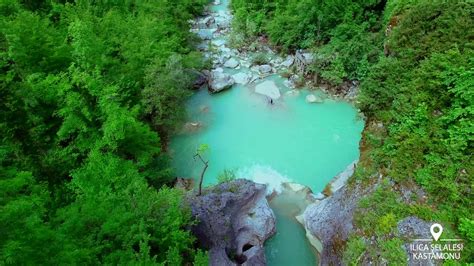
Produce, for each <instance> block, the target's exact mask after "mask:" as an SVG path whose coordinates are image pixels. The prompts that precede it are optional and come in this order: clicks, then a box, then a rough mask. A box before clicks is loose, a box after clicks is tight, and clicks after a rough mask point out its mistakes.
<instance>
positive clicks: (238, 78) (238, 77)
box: [232, 72, 251, 85]
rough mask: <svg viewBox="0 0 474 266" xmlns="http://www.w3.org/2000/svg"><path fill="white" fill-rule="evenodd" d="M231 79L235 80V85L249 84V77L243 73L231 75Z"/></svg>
mask: <svg viewBox="0 0 474 266" xmlns="http://www.w3.org/2000/svg"><path fill="white" fill-rule="evenodd" d="M232 78H233V79H234V80H235V83H237V84H242V85H245V84H247V83H249V81H250V78H251V76H249V75H248V74H247V73H245V72H239V73H237V74H234V75H232Z"/></svg>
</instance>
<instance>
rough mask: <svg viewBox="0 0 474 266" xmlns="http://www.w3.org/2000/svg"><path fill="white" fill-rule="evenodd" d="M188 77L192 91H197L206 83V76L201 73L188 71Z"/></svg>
mask: <svg viewBox="0 0 474 266" xmlns="http://www.w3.org/2000/svg"><path fill="white" fill-rule="evenodd" d="M189 75H190V76H191V77H192V80H193V88H194V89H199V88H201V87H202V86H203V85H204V84H206V83H207V76H206V75H205V74H204V73H202V72H199V71H197V70H190V71H189Z"/></svg>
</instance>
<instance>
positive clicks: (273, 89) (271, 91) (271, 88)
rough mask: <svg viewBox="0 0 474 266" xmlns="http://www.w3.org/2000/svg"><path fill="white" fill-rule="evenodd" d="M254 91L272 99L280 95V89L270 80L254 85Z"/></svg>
mask: <svg viewBox="0 0 474 266" xmlns="http://www.w3.org/2000/svg"><path fill="white" fill-rule="evenodd" d="M255 92H256V93H259V94H262V95H265V96H267V97H270V98H272V99H273V100H277V99H279V98H280V97H281V94H280V89H278V87H277V85H276V84H275V82H273V81H272V80H265V81H264V82H262V83H260V84H258V85H257V86H255Z"/></svg>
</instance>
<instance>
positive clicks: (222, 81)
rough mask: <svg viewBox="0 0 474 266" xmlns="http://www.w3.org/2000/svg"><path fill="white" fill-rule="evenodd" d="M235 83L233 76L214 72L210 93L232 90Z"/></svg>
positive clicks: (210, 83)
mask: <svg viewBox="0 0 474 266" xmlns="http://www.w3.org/2000/svg"><path fill="white" fill-rule="evenodd" d="M234 83H235V81H234V79H233V78H232V76H231V75H229V74H226V73H222V72H219V71H212V74H211V80H210V82H209V91H210V92H212V93H215V92H220V91H223V90H226V89H229V88H231V87H232V85H234Z"/></svg>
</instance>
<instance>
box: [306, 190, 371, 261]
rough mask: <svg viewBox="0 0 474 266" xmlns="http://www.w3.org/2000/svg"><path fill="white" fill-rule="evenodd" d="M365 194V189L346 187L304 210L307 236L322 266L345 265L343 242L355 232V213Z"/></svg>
mask: <svg viewBox="0 0 474 266" xmlns="http://www.w3.org/2000/svg"><path fill="white" fill-rule="evenodd" d="M366 193H367V191H365V189H363V188H362V187H359V186H356V187H354V188H348V187H347V186H345V187H343V188H342V189H339V190H338V191H337V192H336V193H334V194H333V195H332V196H331V197H327V198H325V199H324V200H322V201H317V202H315V203H313V204H310V205H309V206H308V207H307V208H306V210H305V211H304V213H303V223H304V226H305V228H306V235H307V237H308V238H309V241H310V242H311V243H312V244H313V246H315V248H316V249H317V250H318V252H319V254H320V256H319V257H320V265H343V263H342V250H341V249H340V248H339V247H340V243H341V241H342V242H344V241H347V239H348V238H349V234H350V233H351V232H352V231H353V225H352V222H353V217H354V212H355V210H356V207H357V204H358V203H359V200H360V198H361V197H362V196H363V195H365V194H366Z"/></svg>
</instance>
